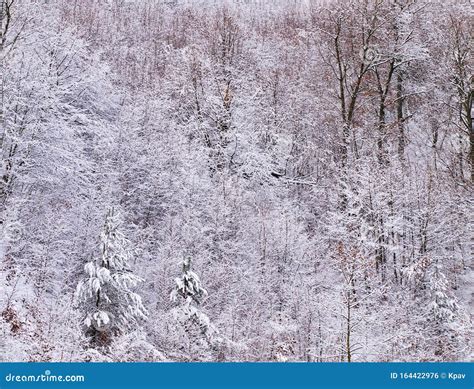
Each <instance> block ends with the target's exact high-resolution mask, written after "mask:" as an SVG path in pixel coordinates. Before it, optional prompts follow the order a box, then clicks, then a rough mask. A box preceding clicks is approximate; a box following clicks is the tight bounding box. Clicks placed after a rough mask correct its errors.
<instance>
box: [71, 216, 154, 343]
mask: <svg viewBox="0 0 474 389" xmlns="http://www.w3.org/2000/svg"><path fill="white" fill-rule="evenodd" d="M120 226H121V220H120V213H119V212H117V211H116V210H114V208H111V209H110V210H109V211H108V213H107V216H106V219H105V223H104V227H103V229H102V233H101V235H100V256H99V257H98V258H96V259H95V260H93V261H91V262H88V263H87V264H86V265H85V267H84V270H85V272H86V277H85V278H84V279H83V280H81V281H80V282H79V284H78V286H77V298H78V300H79V303H80V305H81V306H82V309H83V310H84V312H85V318H84V325H85V327H86V334H87V335H89V336H90V337H91V340H92V342H93V343H94V344H97V345H107V344H109V343H110V341H111V338H112V336H113V335H118V334H121V333H123V332H125V331H126V330H127V329H131V328H133V327H135V326H136V324H137V322H138V320H140V319H146V315H147V311H146V309H145V307H144V306H143V303H142V299H141V297H140V296H139V295H138V294H137V293H135V292H134V291H133V289H134V288H135V287H136V286H137V285H138V283H140V282H141V281H142V279H141V278H140V277H137V276H136V275H134V274H133V273H132V272H131V270H130V269H129V267H128V263H129V262H130V259H131V257H132V250H131V249H130V242H129V240H128V239H127V238H126V237H125V235H124V234H123V233H122V232H121V230H120Z"/></svg>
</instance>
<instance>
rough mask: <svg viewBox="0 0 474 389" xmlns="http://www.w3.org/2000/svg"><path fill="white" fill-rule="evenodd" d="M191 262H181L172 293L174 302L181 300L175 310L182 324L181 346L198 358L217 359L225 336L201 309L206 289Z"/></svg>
mask: <svg viewBox="0 0 474 389" xmlns="http://www.w3.org/2000/svg"><path fill="white" fill-rule="evenodd" d="M191 263H192V261H191V258H186V259H184V260H183V261H182V263H181V264H182V275H181V276H180V277H177V278H176V279H175V287H174V289H173V291H172V292H171V300H172V301H174V302H178V301H181V305H180V306H178V307H177V308H175V309H174V310H173V316H174V318H175V320H176V321H177V323H178V327H179V328H178V331H177V334H178V338H180V339H177V342H178V343H180V345H178V348H181V349H182V351H184V352H185V353H186V354H187V355H192V356H194V357H195V358H196V359H198V360H209V359H214V358H215V357H214V356H213V354H214V353H215V352H216V351H218V349H219V345H220V344H221V342H222V339H221V338H220V336H219V334H218V331H217V329H216V328H215V327H214V326H213V325H212V323H211V322H210V320H209V317H208V316H207V315H206V314H205V313H203V312H202V311H201V310H200V309H199V305H200V304H201V303H202V299H203V298H204V297H205V296H207V291H206V289H204V288H203V286H202V284H201V280H200V279H199V276H198V275H197V274H196V273H195V272H193V271H192V270H191ZM180 330H182V331H181V335H182V336H181V337H180V336H179V333H180Z"/></svg>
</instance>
